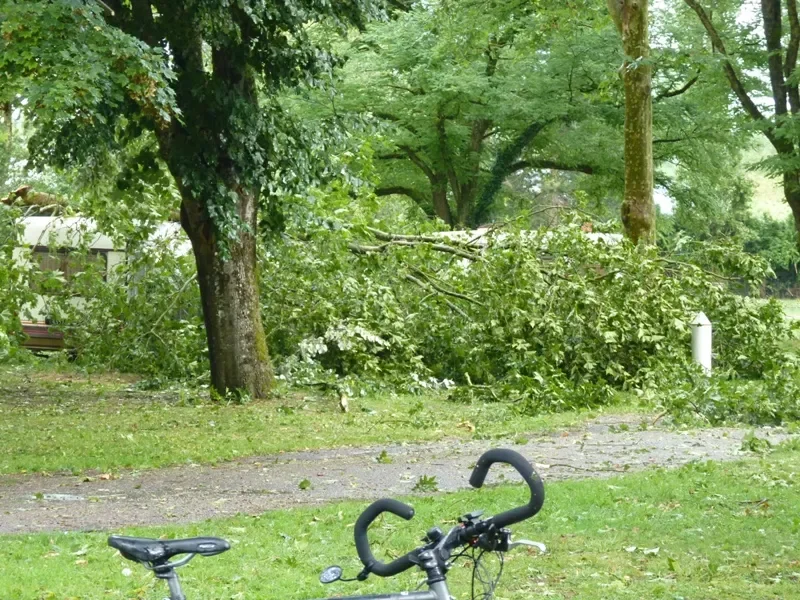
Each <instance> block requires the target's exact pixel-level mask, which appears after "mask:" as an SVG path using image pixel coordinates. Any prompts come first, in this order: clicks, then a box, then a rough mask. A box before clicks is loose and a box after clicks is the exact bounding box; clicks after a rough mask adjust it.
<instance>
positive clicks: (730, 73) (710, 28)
mask: <svg viewBox="0 0 800 600" xmlns="http://www.w3.org/2000/svg"><path fill="white" fill-rule="evenodd" d="M684 1H685V2H686V4H687V5H689V7H690V8H691V9H692V10H693V11H694V12H695V13H696V14H697V16H698V18H699V19H700V22H701V23H702V24H703V27H704V28H705V30H706V33H708V36H709V37H710V38H711V47H712V48H713V50H714V51H715V52H718V53H719V54H721V55H722V56H723V57H724V59H723V61H722V68H723V70H724V71H725V77H727V79H728V83H729V84H730V86H731V90H733V93H734V94H735V95H736V97H737V98H738V100H739V103H740V104H741V105H742V108H743V109H744V110H745V112H746V113H747V114H748V115H749V116H750V117H751V118H752V119H753V120H755V121H764V120H765V118H764V115H763V114H762V113H761V111H760V110H759V108H758V106H756V104H755V102H753V99H752V98H750V95H749V94H748V93H747V90H745V88H744V84H742V81H741V80H740V79H739V75H738V74H737V73H736V69H735V68H734V66H733V63H732V62H731V59H730V55H729V54H728V51H727V50H726V49H725V44H724V43H723V41H722V38H721V37H720V36H719V32H718V31H717V30H716V28H715V27H714V24H713V23H712V22H711V18H710V17H709V15H708V13H707V12H706V11H705V9H704V8H703V7H702V6H700V4H699V3H698V2H697V0H684ZM764 133H765V135H766V136H767V138H769V140H770V142H772V143H773V145H775V141H773V140H775V136H774V134H773V133H772V132H771V131H765V132H764ZM776 141H777V140H776Z"/></svg>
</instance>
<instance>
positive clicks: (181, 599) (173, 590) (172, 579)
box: [155, 569, 186, 600]
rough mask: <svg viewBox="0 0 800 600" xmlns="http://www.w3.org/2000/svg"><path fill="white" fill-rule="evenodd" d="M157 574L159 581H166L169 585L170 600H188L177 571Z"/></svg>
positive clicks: (156, 572) (172, 570)
mask: <svg viewBox="0 0 800 600" xmlns="http://www.w3.org/2000/svg"><path fill="white" fill-rule="evenodd" d="M155 574H156V577H158V578H159V579H166V581H167V585H168V586H169V600H186V596H184V595H183V590H182V589H181V582H180V581H179V580H178V574H177V573H176V572H175V569H165V570H163V571H159V570H156V571H155Z"/></svg>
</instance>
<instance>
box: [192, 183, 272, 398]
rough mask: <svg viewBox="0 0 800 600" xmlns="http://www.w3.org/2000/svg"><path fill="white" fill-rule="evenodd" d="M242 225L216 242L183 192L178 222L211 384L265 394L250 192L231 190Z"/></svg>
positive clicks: (267, 370)
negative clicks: (186, 242) (190, 253)
mask: <svg viewBox="0 0 800 600" xmlns="http://www.w3.org/2000/svg"><path fill="white" fill-rule="evenodd" d="M235 191H236V194H237V196H238V199H239V200H238V210H239V216H240V218H241V219H242V223H244V224H246V225H247V226H248V228H242V229H241V230H240V231H239V233H238V237H237V239H235V240H226V243H225V247H223V246H222V245H221V244H220V241H219V240H218V239H217V237H216V235H215V233H214V229H213V227H212V226H211V222H210V220H209V219H208V218H207V215H206V214H205V211H204V209H203V207H202V204H200V203H199V202H196V201H195V200H194V199H193V198H191V196H190V195H189V194H188V193H187V192H184V193H183V202H182V204H181V224H182V225H183V228H184V229H185V230H186V232H187V234H188V236H189V239H190V240H191V243H192V249H193V250H194V257H195V263H196V264H197V281H198V283H199V285H200V296H201V298H202V305H203V318H204V320H205V326H206V337H207V339H208V355H209V359H210V363H211V384H212V386H213V387H214V389H215V390H216V391H217V392H218V393H220V394H223V395H224V394H226V393H227V392H230V391H238V392H243V393H246V394H247V395H248V396H250V397H251V398H264V397H266V396H267V394H268V392H269V389H270V386H271V383H272V369H271V366H270V362H269V354H268V352H267V341H266V335H265V333H264V327H263V325H262V322H261V312H260V309H259V290H258V272H257V261H256V239H255V236H254V235H253V232H254V231H257V229H256V226H257V224H258V202H257V198H256V196H255V194H252V193H248V192H247V191H245V190H242V189H237V190H235Z"/></svg>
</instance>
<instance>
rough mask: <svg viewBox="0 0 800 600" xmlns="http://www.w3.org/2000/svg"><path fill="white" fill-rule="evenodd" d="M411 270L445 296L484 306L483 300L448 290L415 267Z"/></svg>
mask: <svg viewBox="0 0 800 600" xmlns="http://www.w3.org/2000/svg"><path fill="white" fill-rule="evenodd" d="M411 270H412V271H413V272H414V273H416V274H417V275H418V276H419V277H421V278H422V279H423V280H424V281H425V282H426V283H427V284H428V285H430V286H431V287H432V288H433V289H435V290H436V291H437V292H439V293H442V294H445V295H447V296H452V297H453V298H459V299H460V300H466V301H467V302H471V303H472V304H477V305H478V306H486V305H485V304H484V303H483V302H480V301H479V300H475V298H470V297H469V296H467V295H465V294H460V293H458V292H454V291H452V290H448V289H446V288H444V287H442V286H441V285H439V284H438V283H437V282H436V281H435V280H434V278H433V277H431V276H430V275H428V274H427V273H425V272H423V271H421V270H419V269H417V268H416V267H411Z"/></svg>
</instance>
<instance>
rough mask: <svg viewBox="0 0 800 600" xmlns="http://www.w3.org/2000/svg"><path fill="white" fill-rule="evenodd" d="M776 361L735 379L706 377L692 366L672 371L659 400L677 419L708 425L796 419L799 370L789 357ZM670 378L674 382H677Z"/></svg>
mask: <svg viewBox="0 0 800 600" xmlns="http://www.w3.org/2000/svg"><path fill="white" fill-rule="evenodd" d="M781 358H782V359H783V360H784V361H785V364H783V365H776V366H774V367H772V368H771V369H770V370H769V371H767V372H766V373H764V374H763V376H762V377H761V378H760V379H758V380H752V381H744V382H743V381H739V380H735V379H732V378H731V377H730V374H725V373H723V374H721V375H715V376H714V377H711V378H709V377H706V376H705V375H703V374H700V373H697V372H696V371H692V370H684V371H683V373H675V375H676V377H674V379H673V384H672V385H671V386H670V388H669V390H668V391H666V392H665V393H664V394H663V396H664V400H663V403H664V405H665V407H666V408H667V410H669V411H670V412H671V413H672V414H673V415H674V416H675V417H676V418H677V419H678V420H697V419H699V420H701V421H704V422H706V423H711V424H712V425H720V424H724V423H731V422H745V423H749V424H753V425H763V424H768V425H780V424H782V423H785V422H791V421H797V420H799V419H800V372H798V369H797V365H796V364H794V363H793V361H792V360H790V359H787V358H785V357H781ZM674 382H678V383H677V384H676V383H674Z"/></svg>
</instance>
